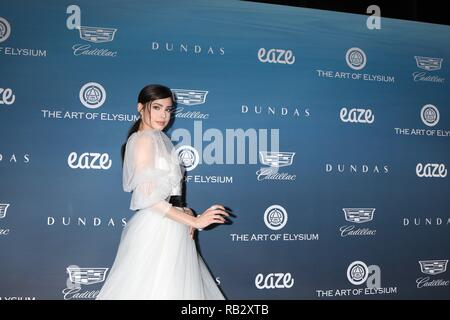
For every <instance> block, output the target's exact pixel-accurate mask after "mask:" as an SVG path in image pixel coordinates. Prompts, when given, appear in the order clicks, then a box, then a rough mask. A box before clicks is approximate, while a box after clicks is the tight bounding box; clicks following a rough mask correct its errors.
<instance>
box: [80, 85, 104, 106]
mask: <svg viewBox="0 0 450 320" xmlns="http://www.w3.org/2000/svg"><path fill="white" fill-rule="evenodd" d="M105 100H106V91H105V88H103V86H102V85H101V84H99V83H96V82H88V83H86V84H85V85H84V86H82V87H81V89H80V101H81V103H82V104H83V105H84V106H85V107H86V108H89V109H96V108H99V107H101V106H102V105H103V103H105Z"/></svg>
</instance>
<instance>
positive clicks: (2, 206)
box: [0, 203, 9, 219]
mask: <svg viewBox="0 0 450 320" xmlns="http://www.w3.org/2000/svg"><path fill="white" fill-rule="evenodd" d="M8 207H9V203H0V219H3V218H4V217H6V212H7V211H8Z"/></svg>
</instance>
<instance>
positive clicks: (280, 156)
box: [259, 151, 295, 168]
mask: <svg viewBox="0 0 450 320" xmlns="http://www.w3.org/2000/svg"><path fill="white" fill-rule="evenodd" d="M294 156H295V152H269V151H260V152H259V157H260V160H261V163H262V164H264V165H266V166H270V167H273V168H280V167H286V166H290V165H292V161H293V160H294Z"/></svg>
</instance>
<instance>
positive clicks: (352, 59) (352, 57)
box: [345, 47, 367, 70]
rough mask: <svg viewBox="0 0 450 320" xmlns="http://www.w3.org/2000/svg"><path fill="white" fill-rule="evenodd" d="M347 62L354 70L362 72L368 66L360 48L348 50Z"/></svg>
mask: <svg viewBox="0 0 450 320" xmlns="http://www.w3.org/2000/svg"><path fill="white" fill-rule="evenodd" d="M345 61H346V62H347V65H348V66H349V67H350V68H352V69H353V70H361V69H363V68H364V67H365V66H366V63H367V57H366V54H365V53H364V51H362V50H361V49H360V48H356V47H353V48H350V49H348V50H347V53H346V54H345Z"/></svg>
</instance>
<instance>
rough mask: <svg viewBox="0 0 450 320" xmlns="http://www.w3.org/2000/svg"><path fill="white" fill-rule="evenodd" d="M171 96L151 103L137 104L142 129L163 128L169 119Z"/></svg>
mask: <svg viewBox="0 0 450 320" xmlns="http://www.w3.org/2000/svg"><path fill="white" fill-rule="evenodd" d="M172 110H173V107H172V98H164V99H158V100H154V101H152V103H151V104H149V103H147V104H145V105H143V104H142V103H139V104H138V111H139V113H140V114H141V118H142V129H155V130H159V131H161V130H163V129H164V128H165V127H166V126H167V124H168V123H169V121H170V115H171V113H172Z"/></svg>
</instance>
